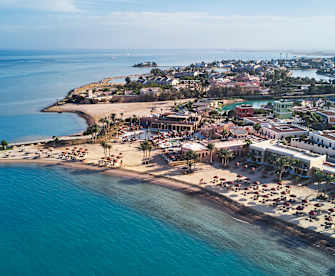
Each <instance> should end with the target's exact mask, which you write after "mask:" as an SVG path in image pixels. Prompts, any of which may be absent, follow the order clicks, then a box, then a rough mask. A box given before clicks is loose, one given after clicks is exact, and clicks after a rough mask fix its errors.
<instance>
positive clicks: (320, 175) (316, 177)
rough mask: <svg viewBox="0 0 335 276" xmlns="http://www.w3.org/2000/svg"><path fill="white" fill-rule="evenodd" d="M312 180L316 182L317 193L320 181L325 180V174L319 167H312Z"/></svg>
mask: <svg viewBox="0 0 335 276" xmlns="http://www.w3.org/2000/svg"><path fill="white" fill-rule="evenodd" d="M312 177H313V181H314V182H316V183H318V193H319V192H320V190H321V189H320V188H321V183H322V182H323V181H324V180H325V177H326V176H325V174H324V172H323V171H321V170H320V169H314V171H313V176H312Z"/></svg>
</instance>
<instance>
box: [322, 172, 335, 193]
mask: <svg viewBox="0 0 335 276" xmlns="http://www.w3.org/2000/svg"><path fill="white" fill-rule="evenodd" d="M324 174H325V175H324V179H325V181H326V183H325V186H324V190H323V192H324V193H325V194H327V192H328V186H329V184H330V183H332V182H334V181H335V177H334V175H332V174H328V173H324Z"/></svg>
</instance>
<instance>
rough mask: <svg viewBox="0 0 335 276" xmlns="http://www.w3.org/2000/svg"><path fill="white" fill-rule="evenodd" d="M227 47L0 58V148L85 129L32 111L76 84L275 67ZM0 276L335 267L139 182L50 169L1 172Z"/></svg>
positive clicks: (310, 251) (261, 230) (330, 271)
mask: <svg viewBox="0 0 335 276" xmlns="http://www.w3.org/2000/svg"><path fill="white" fill-rule="evenodd" d="M278 56H279V54H278V53H274V52H236V51H234V52H232V51H224V50H122V51H121V50H110V51H85V50H81V51H5V50H1V51H0V97H1V101H0V126H1V127H0V139H6V140H8V141H19V140H30V139H32V138H40V137H49V136H53V135H64V134H70V133H75V132H79V131H81V130H83V129H84V128H85V127H86V125H85V122H84V121H83V120H82V119H80V118H78V117H77V116H75V115H72V114H64V113H63V114H41V113H39V110H40V109H42V108H43V107H45V106H46V105H48V104H50V103H53V102H54V101H55V100H56V99H57V98H62V97H63V96H64V95H65V94H66V92H67V91H68V90H70V89H72V88H73V87H76V86H79V85H81V84H83V83H86V82H89V81H94V80H99V79H102V78H104V77H106V76H110V75H122V74H127V73H135V72H143V71H146V70H148V69H138V68H137V69H136V68H131V67H130V66H131V65H132V64H134V63H138V62H142V61H147V60H148V61H151V60H154V61H156V62H158V63H159V64H162V65H182V64H188V63H192V62H198V61H202V60H204V61H210V60H213V59H222V58H243V59H254V58H277V57H278ZM0 204H1V208H0V219H1V223H0V275H28V276H29V275H34V276H35V275H335V262H334V258H333V257H331V256H328V255H326V254H323V253H321V252H319V251H318V250H316V249H314V248H311V247H309V246H307V245H306V244H304V243H303V242H302V241H298V240H296V239H291V238H290V237H288V236H284V235H282V234H281V233H279V232H277V231H273V230H271V228H268V227H259V226H255V225H251V224H248V223H245V222H243V221H239V220H237V219H235V218H233V217H232V216H230V215H229V214H227V213H225V212H223V211H219V210H216V209H214V208H212V207H210V206H208V204H204V202H200V200H199V199H197V198H195V197H192V196H188V195H184V194H181V193H179V192H175V191H171V190H168V189H166V188H162V187H158V186H154V185H150V184H148V183H145V182H141V181H138V180H136V179H134V180H126V179H120V178H117V177H112V176H103V175H99V174H95V173H91V172H87V171H75V170H69V169H64V168H60V167H55V166H47V167H39V166H34V165H31V166H28V165H0Z"/></svg>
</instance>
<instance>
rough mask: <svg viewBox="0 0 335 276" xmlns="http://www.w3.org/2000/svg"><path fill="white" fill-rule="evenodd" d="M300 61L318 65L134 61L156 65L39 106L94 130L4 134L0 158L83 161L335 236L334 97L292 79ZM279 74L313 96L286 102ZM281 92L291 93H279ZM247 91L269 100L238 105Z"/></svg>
mask: <svg viewBox="0 0 335 276" xmlns="http://www.w3.org/2000/svg"><path fill="white" fill-rule="evenodd" d="M322 61H323V62H326V61H328V60H327V59H325V60H322ZM308 62H310V63H308ZM304 64H313V65H314V64H315V63H314V62H312V61H309V60H305V62H304V63H303V62H302V61H301V60H299V59H297V60H296V61H295V63H294V62H293V60H285V61H284V60H281V61H280V60H272V61H258V62H256V61H250V62H243V61H236V60H229V61H221V62H214V63H200V64H192V65H190V66H185V67H178V68H170V69H164V70H163V69H160V68H159V67H158V66H156V65H155V66H153V65H152V64H151V63H148V64H147V63H144V64H142V65H136V66H137V67H151V66H153V67H155V68H154V69H152V70H151V72H150V73H148V74H141V75H136V76H127V77H126V78H125V82H124V83H120V84H115V83H113V78H106V79H104V80H103V81H100V82H96V83H91V84H88V85H85V86H82V87H80V88H76V89H73V90H71V91H70V92H69V94H68V95H67V96H66V97H65V99H63V100H60V101H57V103H56V104H54V105H53V106H50V107H48V108H46V109H44V110H43V111H46V112H59V113H61V112H75V113H78V114H79V115H81V116H83V117H84V118H85V119H86V120H87V122H88V123H89V126H88V128H87V130H86V131H85V132H84V133H83V134H82V135H80V134H78V135H73V136H67V137H53V138H50V139H46V140H39V141H32V142H22V143H9V144H8V143H7V142H6V141H3V143H2V151H0V160H1V161H2V162H35V163H36V162H37V163H50V164H66V165H68V166H84V167H85V168H87V169H91V170H97V171H100V172H104V173H112V174H113V173H115V174H131V175H134V174H135V175H136V176H138V177H141V176H142V177H146V179H152V180H153V181H154V180H155V179H156V180H157V181H158V182H160V183H166V182H168V183H170V184H169V185H172V186H173V187H177V186H178V185H181V186H178V187H187V188H188V189H189V190H190V191H192V192H196V191H202V192H204V193H207V194H208V195H215V196H218V197H219V198H221V199H224V201H223V202H226V203H225V204H228V202H230V204H233V205H234V206H235V207H236V206H238V208H247V209H246V210H249V211H248V212H256V213H255V214H257V215H258V216H259V215H262V216H264V219H265V218H267V219H266V221H267V222H269V221H271V219H273V221H277V222H278V221H280V222H282V223H284V225H286V226H287V228H290V227H291V228H290V229H291V230H292V227H293V229H295V230H294V231H297V232H299V233H301V235H307V234H306V233H309V234H310V235H312V236H313V234H311V233H314V234H315V235H322V237H323V239H325V240H327V242H329V243H332V242H333V241H334V240H333V239H334V238H335V227H334V224H335V221H333V220H334V219H335V218H334V217H335V177H334V175H335V132H334V128H333V123H334V122H333V121H334V118H335V105H334V101H333V98H332V96H331V95H329V93H328V94H326V96H315V94H317V93H318V94H324V93H326V91H328V90H327V89H328V88H331V89H334V83H330V82H329V83H326V82H323V81H320V82H318V83H317V82H316V81H315V80H311V79H308V78H305V79H299V78H294V77H291V76H290V71H289V70H288V68H290V67H292V66H296V67H301V66H304ZM306 66H307V65H306ZM213 68H216V69H218V68H220V69H224V70H221V71H220V72H218V71H215V69H213ZM283 81H285V83H286V86H285V87H286V88H287V84H288V83H290V85H291V86H290V87H291V88H292V90H290V91H291V92H292V93H297V92H299V91H301V90H303V91H305V92H306V95H310V97H289V98H288V97H287V95H289V94H291V95H292V93H291V92H288V89H286V90H285V89H284V87H283V86H282V83H281V82H283ZM296 83H299V86H298V85H297V84H296ZM314 87H319V88H318V90H317V93H316V92H315V89H314ZM279 88H280V89H283V91H285V93H281V94H282V95H284V94H285V95H286V97H284V96H282V97H278V95H279V94H280V93H279V91H278V89H279ZM293 88H294V89H293ZM283 91H282V92H283ZM294 91H295V92H294ZM328 92H329V91H328ZM250 95H252V96H262V97H264V95H266V96H265V98H263V101H266V102H265V103H264V104H262V105H260V106H256V107H255V106H254V105H253V104H252V102H246V101H245V99H246V98H248V96H250ZM227 96H230V97H227ZM232 96H233V97H232ZM164 181H165V182H164ZM171 183H172V184H171ZM269 218H271V219H270V220H269ZM281 227H283V226H281ZM304 231H307V232H304ZM313 237H315V236H313Z"/></svg>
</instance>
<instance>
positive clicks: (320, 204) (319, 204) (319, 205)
mask: <svg viewBox="0 0 335 276" xmlns="http://www.w3.org/2000/svg"><path fill="white" fill-rule="evenodd" d="M314 206H315V207H322V206H323V204H322V203H316V204H314Z"/></svg>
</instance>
